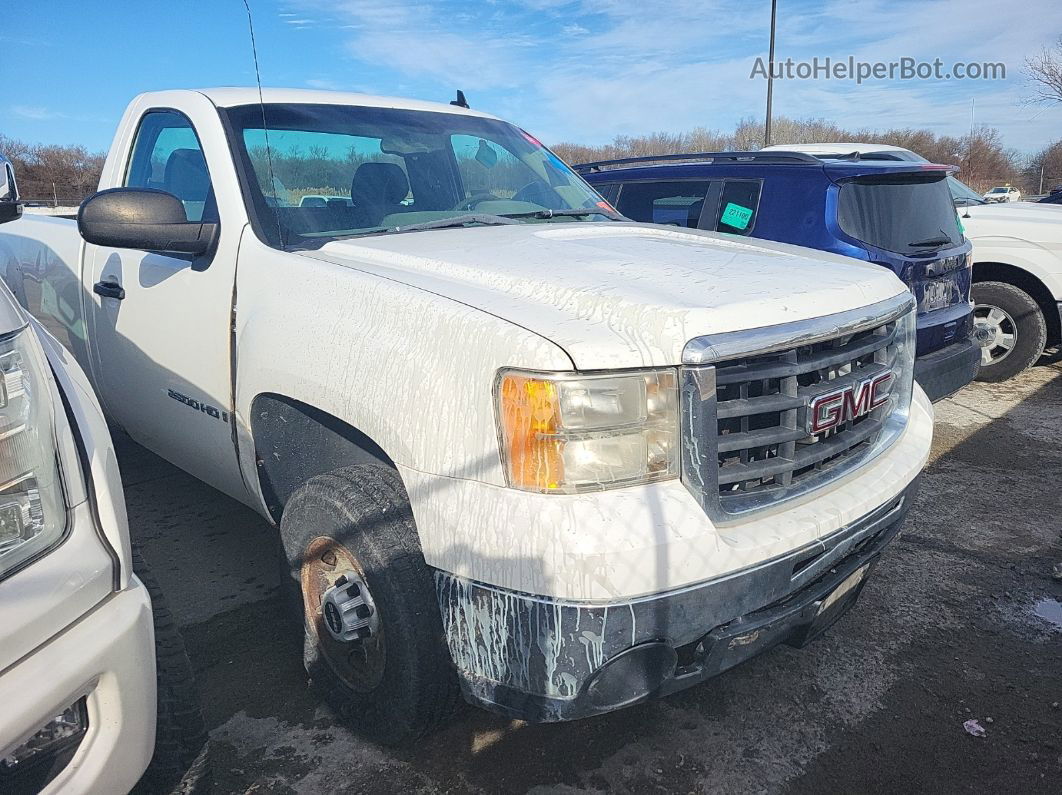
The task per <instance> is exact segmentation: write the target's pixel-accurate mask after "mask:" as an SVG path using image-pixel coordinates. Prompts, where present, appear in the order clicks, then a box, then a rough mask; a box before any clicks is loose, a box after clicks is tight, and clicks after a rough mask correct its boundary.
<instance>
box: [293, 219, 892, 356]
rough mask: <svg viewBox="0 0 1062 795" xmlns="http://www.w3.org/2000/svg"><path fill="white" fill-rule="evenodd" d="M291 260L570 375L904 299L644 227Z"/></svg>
mask: <svg viewBox="0 0 1062 795" xmlns="http://www.w3.org/2000/svg"><path fill="white" fill-rule="evenodd" d="M298 253H299V254H300V255H302V256H306V257H311V258H314V259H319V260H324V261H327V262H331V263H334V264H336V265H341V266H345V267H351V268H356V269H358V270H362V271H365V272H369V273H374V274H377V275H379V276H381V277H385V278H389V279H393V280H395V281H399V282H402V283H404V284H408V285H411V286H414V287H418V288H420V289H423V290H427V291H430V292H434V293H437V294H439V295H442V296H446V297H447V298H450V299H452V300H455V301H459V302H462V303H465V304H468V305H470V306H473V307H476V308H479V309H481V310H483V311H484V312H488V313H490V314H492V315H496V316H498V317H501V318H504V319H506V320H508V321H510V322H512V323H514V324H516V325H519V326H521V327H523V328H526V329H528V330H530V331H533V332H535V333H536V334H539V335H541V336H542V337H545V338H546V339H549V340H551V341H553V342H554V343H556V344H557V345H559V346H560V347H561V348H563V349H564V350H565V351H566V352H567V353H568V355H569V356H570V357H571V359H572V361H573V362H574V363H575V366H576V367H577V368H578V369H580V370H593V369H614V368H624V367H644V366H665V365H677V364H679V363H681V358H682V349H683V346H684V345H685V344H686V342H687V341H688V340H689V339H691V338H692V337H697V336H701V335H704V334H714V333H719V332H728V331H738V330H744V329H750V328H757V327H761V326H771V325H776V324H779V323H786V322H790V321H795V320H805V319H808V318H815V317H821V316H823V315H830V314H834V313H836V312H843V311H846V310H849V309H856V308H859V307H863V306H867V305H869V304H873V303H876V302H878V301H881V300H884V299H886V298H890V297H892V296H894V295H897V294H899V293H902V292H903V291H904V290H905V288H904V286H903V284H902V283H901V282H900V281H899V280H898V279H897V278H896V277H895V276H894V275H893V274H892V272H891V271H889V270H888V269H887V268H884V267H881V266H877V265H871V264H868V263H864V262H861V261H859V260H855V259H849V258H847V257H840V256H836V255H833V254H828V253H825V252H820V251H815V250H812V249H807V248H802V247H799V246H790V245H786V244H781V243H773V242H768V241H758V240H757V241H755V242H752V241H749V240H746V239H743V238H737V237H733V236H728V235H717V234H713V233H708V232H701V231H699V230H677V229H674V228H673V227H665V226H656V225H651V224H633V223H604V222H598V223H556V224H518V225H517V224H514V225H507V226H496V227H472V228H465V229H442V230H432V231H425V232H413V233H408V234H391V235H382V236H374V237H364V238H353V239H350V240H339V241H333V242H330V243H328V244H326V245H325V246H323V247H322V248H320V249H317V250H315V251H302V252H298ZM518 364H519V363H514V365H518Z"/></svg>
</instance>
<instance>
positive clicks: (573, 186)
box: [222, 104, 616, 248]
mask: <svg viewBox="0 0 1062 795" xmlns="http://www.w3.org/2000/svg"><path fill="white" fill-rule="evenodd" d="M263 113H264V115H265V119H266V124H265V126H264V127H263V123H262V117H263ZM222 114H223V116H224V117H225V119H226V121H227V122H228V127H229V130H230V135H231V137H232V139H233V144H234V148H235V149H236V151H237V153H238V155H239V157H240V159H241V160H242V165H243V168H242V169H241V172H242V173H241V181H242V182H243V185H242V187H243V190H244V194H245V197H246V199H247V203H248V207H249V212H250V213H251V215H252V219H253V221H254V225H255V229H256V232H257V233H258V234H259V236H260V237H262V238H263V239H264V240H265V241H266V242H268V243H269V244H270V245H272V246H275V247H280V248H317V247H319V246H322V245H324V244H325V243H327V242H329V241H330V240H336V239H340V238H347V237H356V236H360V235H369V234H385V233H388V232H392V233H393V232H400V231H413V230H414V229H415V228H426V229H431V228H435V229H437V228H440V227H442V228H445V227H447V226H471V225H478V224H490V223H564V222H569V223H570V222H573V221H607V220H610V219H612V218H614V217H616V216H615V213H614V211H613V210H612V209H611V208H610V207H609V206H608V205H607V204H605V203H604V202H603V200H602V198H601V197H600V196H599V195H598V194H597V193H595V192H594V190H593V189H592V188H591V187H590V186H589V185H587V184H586V183H585V182H584V181H583V180H582V178H581V177H579V176H578V175H576V174H575V172H574V171H572V170H571V169H570V168H568V166H567V165H565V164H564V163H563V162H562V161H561V160H560V158H558V157H557V156H556V155H554V154H553V153H552V152H550V151H549V150H548V149H546V148H545V147H544V146H542V144H540V143H539V142H538V141H537V140H535V138H533V137H532V136H530V135H528V134H527V133H525V132H524V131H523V130H520V129H519V128H517V127H514V126H513V125H511V124H507V123H506V122H502V121H498V120H495V119H484V118H480V117H477V116H466V115H463V114H457V113H437V112H432V111H427V112H425V111H413V110H403V109H397V108H372V107H362V106H350V105H309V104H268V105H266V106H265V108H264V110H263V108H262V106H259V105H244V106H240V107H234V108H228V109H223V110H222ZM267 138H268V146H267ZM579 210H584V211H585V212H582V213H580V212H578V211H579Z"/></svg>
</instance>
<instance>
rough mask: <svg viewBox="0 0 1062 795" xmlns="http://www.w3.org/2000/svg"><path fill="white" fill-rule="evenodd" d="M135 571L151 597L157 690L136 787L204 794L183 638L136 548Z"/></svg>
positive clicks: (204, 752)
mask: <svg viewBox="0 0 1062 795" xmlns="http://www.w3.org/2000/svg"><path fill="white" fill-rule="evenodd" d="M133 573H134V574H135V575H136V577H137V579H138V580H140V582H141V583H143V585H144V587H145V588H146V589H147V592H148V594H149V595H150V596H151V617H152V621H153V623H154V625H155V678H156V682H157V693H158V707H157V713H156V717H155V752H154V754H153V756H152V757H151V764H150V765H148V769H147V770H146V771H145V772H144V775H143V777H142V778H141V780H140V785H139V786H138V791H148V792H162V791H165V792H174V793H176V792H181V793H190V792H206V791H207V790H208V789H209V788H210V785H211V773H210V764H209V757H208V750H209V745H208V741H207V733H206V728H205V725H204V722H203V712H202V710H201V709H200V706H199V695H198V691H197V688H196V683H195V674H194V673H193V671H192V663H191V661H190V660H189V659H188V652H187V650H186V649H185V646H184V638H183V637H182V636H181V632H180V630H179V629H178V627H177V621H176V619H174V617H173V613H171V612H170V607H169V604H168V603H167V601H166V597H165V595H164V594H163V593H162V588H161V587H160V586H159V583H158V580H156V579H155V575H154V574H152V573H151V570H150V569H149V568H148V566H147V564H146V563H145V562H144V558H143V557H142V556H141V554H140V550H139V549H137V548H135V547H134V549H133Z"/></svg>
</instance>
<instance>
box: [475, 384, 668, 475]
mask: <svg viewBox="0 0 1062 795" xmlns="http://www.w3.org/2000/svg"><path fill="white" fill-rule="evenodd" d="M495 397H496V400H497V407H498V424H499V436H500V440H501V447H502V461H503V464H504V466H505V472H506V477H507V479H508V483H509V485H510V486H512V487H514V488H519V489H524V490H527V491H538V492H548V493H559V494H575V493H578V492H583V491H598V490H601V489H608V488H617V487H620V486H630V485H635V484H639V483H650V482H653V481H657V480H663V479H666V478H672V477H676V476H677V475H678V472H679V449H678V447H679V440H678V378H677V374H676V372H675V370H674V369H670V368H668V369H661V370H643V371H638V372H627V373H603V374H588V375H583V374H577V373H571V374H569V373H533V372H522V371H519V370H503V371H501V372H500V373H499V375H498V382H497V386H496V395H495Z"/></svg>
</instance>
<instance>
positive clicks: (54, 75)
mask: <svg viewBox="0 0 1062 795" xmlns="http://www.w3.org/2000/svg"><path fill="white" fill-rule="evenodd" d="M779 6H780V8H779V26H778V42H777V54H778V58H780V59H784V58H786V57H792V58H794V59H795V60H810V59H811V58H812V57H813V56H818V57H819V58H820V59H821V58H824V57H826V56H829V57H831V58H833V59H835V60H837V59H843V58H847V57H848V56H849V55H852V56H854V57H855V58H857V59H861V60H866V61H877V60H884V61H891V60H897V59H899V58H901V57H903V56H910V57H913V58H916V59H920V60H922V59H924V60H932V59H933V58H935V57H939V58H941V59H942V60H943V61H944V62H945V64H946V65H947V66H950V64H951V63H953V62H955V61H1002V62H1003V63H1005V64H1006V67H1007V79H1006V80H999V81H973V80H966V81H955V80H952V81H940V80H928V81H919V80H914V81H899V80H893V81H889V80H879V81H871V82H867V83H864V84H863V85H862V86H858V85H856V84H855V83H854V82H838V81H836V80H808V81H776V83H775V112H776V113H777V114H780V115H788V116H794V117H824V118H827V119H830V120H832V121H835V122H838V123H840V124H843V125H846V126H851V127H870V128H875V127H877V128H880V127H887V126H914V127H927V128H930V129H932V130H934V131H935V132H937V133H949V134H957V135H959V134H962V133H963V132H965V131H966V130H968V129H969V126H970V110H971V99H974V100H975V115H976V122H977V123H978V124H986V125H988V126H992V127H997V128H999V129H1000V131H1001V132H1002V134H1003V136H1004V140H1005V141H1006V143H1007V145H1008V146H1011V147H1014V148H1016V149H1018V150H1020V151H1023V152H1029V151H1033V150H1036V149H1038V148H1040V147H1042V146H1043V145H1045V144H1046V143H1047V142H1049V141H1052V140H1055V139H1057V138H1058V137H1059V136H1060V135H1062V105H1059V106H1056V107H1053V108H1047V109H1045V108H1042V107H1026V106H1024V105H1022V104H1021V101H1020V100H1021V97H1022V94H1023V80H1022V77H1021V75H1020V71H1019V70H1020V67H1021V63H1022V60H1023V59H1024V58H1025V57H1026V56H1027V55H1030V54H1032V53H1033V52H1034V51H1035V50H1037V49H1038V48H1039V47H1041V46H1043V45H1046V44H1049V43H1050V42H1051V41H1052V40H1053V39H1055V38H1056V37H1057V36H1058V35H1060V34H1062V2H1060V0H1021V2H1020V3H1018V4H1017V5H1015V6H1011V5H1010V4H1009V3H1001V2H999V0H937V1H936V2H932V1H931V0H922V1H921V2H917V1H915V0H825V1H824V2H810V0H779ZM251 8H252V11H253V13H254V21H255V29H256V31H255V32H256V35H257V39H258V52H259V59H260V63H261V67H262V80H263V83H264V84H265V85H282V86H309V87H317V88H335V89H344V90H354V91H365V92H369V93H376V94H393V95H399V96H410V97H417V98H421V99H435V100H449V99H450V98H451V97H452V95H453V91H454V89H455V88H462V89H464V91H465V93H466V94H467V95H468V98H469V101H470V102H471V103H472V104H473V105H474V106H475V107H477V108H482V109H484V110H487V111H490V112H492V113H496V114H498V115H500V116H503V117H505V118H507V119H509V120H511V121H515V122H517V123H518V124H520V125H521V126H523V127H525V128H527V129H528V130H530V131H532V132H533V133H535V135H537V136H538V137H539V138H541V139H542V140H544V141H546V142H548V143H556V142H558V141H579V142H585V143H602V142H605V141H608V140H611V139H612V138H613V137H614V136H616V135H636V134H640V133H648V132H654V131H661V130H663V131H671V132H678V131H681V130H685V129H690V128H693V127H698V126H703V127H709V128H719V129H724V130H728V129H730V128H731V127H732V126H733V125H734V123H735V122H736V121H737V120H739V119H740V118H743V117H746V116H751V115H755V116H758V117H759V116H762V113H763V101H764V91H765V85H764V81H763V80H761V79H750V77H749V75H750V72H751V71H752V67H753V64H754V62H755V59H756V57H757V56H764V57H766V54H767V29H768V23H769V18H770V2H769V0H745V2H734V1H733V0H729V2H717V1H716V0H669V1H668V2H654V1H653V0H644V1H643V2H632V1H631V0H573V1H571V2H569V1H568V0H525V1H524V2H503V1H502V0H494V1H493V2H492V1H491V0H481V1H480V2H471V3H470V2H453V1H452V0H437V1H436V2H403V0H251ZM0 51H2V52H3V53H4V55H3V58H2V60H0V78H2V82H0V132H2V133H4V134H6V135H10V136H13V137H17V138H22V139H25V140H27V141H31V142H44V143H82V144H85V145H86V146H88V147H89V148H91V149H105V148H106V147H107V146H108V145H109V143H110V139H111V134H112V133H113V130H114V127H115V125H116V124H117V122H118V119H119V118H120V116H121V113H122V110H123V108H124V107H125V104H126V102H127V101H128V100H129V98H130V97H131V96H133V95H134V94H136V93H138V92H140V91H148V90H153V89H159V88H179V87H196V86H214V85H251V84H253V82H254V72H253V68H252V61H251V51H250V44H249V40H248V36H247V21H246V16H245V14H244V9H243V3H242V2H241V0H172V1H171V2H152V1H151V0H108V1H107V2H96V3H92V2H89V1H87V0H44V1H43V2H42V0H2V1H0Z"/></svg>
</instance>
